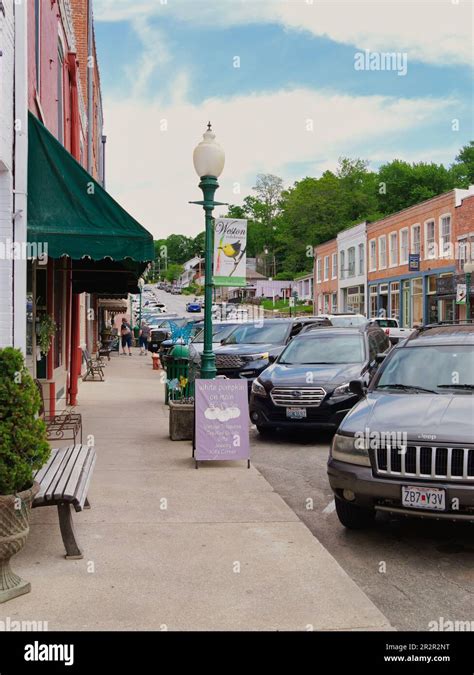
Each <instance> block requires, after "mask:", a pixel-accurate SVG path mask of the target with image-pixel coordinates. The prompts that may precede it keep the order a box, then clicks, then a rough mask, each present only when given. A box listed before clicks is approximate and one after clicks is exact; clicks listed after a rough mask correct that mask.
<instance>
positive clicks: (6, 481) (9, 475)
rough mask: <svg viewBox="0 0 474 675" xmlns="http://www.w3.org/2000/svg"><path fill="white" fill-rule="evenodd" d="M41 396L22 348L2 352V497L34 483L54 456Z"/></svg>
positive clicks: (8, 348)
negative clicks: (40, 415)
mask: <svg viewBox="0 0 474 675" xmlns="http://www.w3.org/2000/svg"><path fill="white" fill-rule="evenodd" d="M39 409H40V396H39V393H38V390H37V388H36V385H35V383H34V381H33V379H32V377H31V375H30V374H29V372H28V370H27V369H26V367H25V361H24V358H23V354H22V353H21V351H20V350H19V349H13V348H12V347H5V349H0V495H10V494H15V493H16V492H21V491H22V490H26V489H27V488H29V487H31V485H32V484H33V472H34V471H36V470H37V469H39V468H41V467H42V466H43V464H44V463H45V462H46V461H47V459H48V457H49V454H50V452H51V451H50V447H49V445H48V442H47V440H46V426H45V423H44V422H43V421H42V420H41V419H39V418H38V417H37V415H38V412H39Z"/></svg>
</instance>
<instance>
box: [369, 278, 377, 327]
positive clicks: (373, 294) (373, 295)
mask: <svg viewBox="0 0 474 675" xmlns="http://www.w3.org/2000/svg"><path fill="white" fill-rule="evenodd" d="M369 313H370V318H371V319H374V318H375V317H376V316H377V286H371V287H370V288H369Z"/></svg>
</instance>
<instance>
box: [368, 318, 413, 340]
mask: <svg viewBox="0 0 474 675" xmlns="http://www.w3.org/2000/svg"><path fill="white" fill-rule="evenodd" d="M370 322H371V323H375V324H377V326H380V328H382V330H384V331H385V333H386V334H387V335H388V337H389V340H390V342H391V343H392V344H393V345H396V344H398V342H399V341H400V340H404V339H405V338H407V337H409V336H410V335H411V334H412V333H413V331H414V330H415V329H414V328H401V327H400V324H399V323H398V319H393V318H390V319H383V318H381V317H377V318H375V319H370Z"/></svg>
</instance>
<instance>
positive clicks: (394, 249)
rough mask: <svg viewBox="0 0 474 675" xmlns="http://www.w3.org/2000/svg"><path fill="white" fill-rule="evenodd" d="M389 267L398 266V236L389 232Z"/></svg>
mask: <svg viewBox="0 0 474 675" xmlns="http://www.w3.org/2000/svg"><path fill="white" fill-rule="evenodd" d="M389 255H390V267H396V266H397V265H398V234H397V233H396V232H390V252H389Z"/></svg>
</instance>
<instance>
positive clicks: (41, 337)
mask: <svg viewBox="0 0 474 675" xmlns="http://www.w3.org/2000/svg"><path fill="white" fill-rule="evenodd" d="M55 333H56V323H55V321H54V319H53V317H52V316H50V315H49V314H43V316H42V317H41V318H40V320H39V322H38V325H37V327H36V344H37V345H38V347H39V348H40V351H41V353H42V354H43V356H46V355H47V354H48V353H49V350H50V349H51V341H52V339H53V337H54V335H55Z"/></svg>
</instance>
